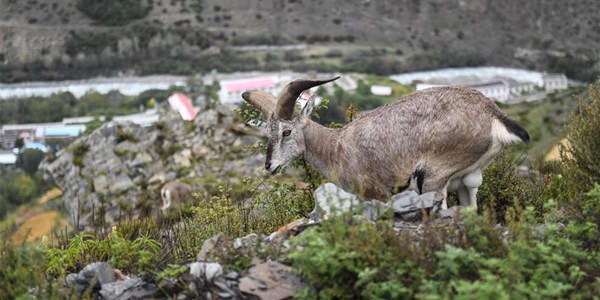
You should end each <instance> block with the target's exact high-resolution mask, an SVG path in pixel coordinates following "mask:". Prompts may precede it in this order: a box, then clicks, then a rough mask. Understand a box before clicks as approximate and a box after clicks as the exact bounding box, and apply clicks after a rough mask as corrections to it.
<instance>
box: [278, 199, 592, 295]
mask: <svg viewBox="0 0 600 300" xmlns="http://www.w3.org/2000/svg"><path fill="white" fill-rule="evenodd" d="M466 213H467V215H466V219H465V221H464V223H463V224H462V225H461V224H453V225H450V226H445V225H444V226H439V227H438V226H433V225H431V224H427V223H425V224H423V225H422V228H421V230H420V234H419V235H418V237H415V236H413V235H412V234H411V233H410V232H407V231H402V232H401V233H400V234H398V233H397V232H396V231H395V230H394V229H393V228H392V227H391V226H390V225H391V224H389V223H385V222H378V223H376V224H370V223H367V222H357V221H356V220H355V219H346V220H344V217H338V218H333V219H332V220H330V221H328V222H325V223H324V224H323V226H322V227H321V228H316V229H315V228H313V229H309V230H308V231H307V232H305V233H304V234H303V235H301V236H299V237H298V238H296V239H295V240H294V242H293V245H294V246H293V248H292V249H293V251H292V253H291V254H290V256H289V257H290V259H291V261H292V263H293V266H294V267H295V268H296V269H297V270H299V271H300V272H301V274H302V276H303V277H304V278H305V279H306V280H307V281H308V283H309V284H310V287H309V288H307V289H305V290H303V291H301V293H300V294H299V295H298V296H299V298H303V299H315V298H319V299H357V298H360V299H405V298H420V299H450V298H458V299H532V298H533V299H539V298H543V299H547V298H553V299H564V298H584V299H585V298H590V297H592V296H593V295H597V294H598V292H600V278H599V276H600V252H599V251H598V249H597V248H596V249H590V248H588V247H586V246H585V242H584V240H583V239H581V237H582V236H595V235H597V234H598V229H597V227H593V226H592V227H590V226H584V225H576V224H569V225H568V226H567V227H566V228H564V229H563V228H561V227H559V226H557V225H554V223H551V222H550V221H549V220H548V222H547V223H546V224H545V227H544V228H540V227H539V226H538V225H537V224H535V223H530V221H531V220H534V218H533V208H529V209H528V210H527V211H525V212H523V213H517V214H518V215H519V217H518V218H515V219H519V221H511V223H510V224H509V228H510V235H509V236H507V237H505V236H504V235H503V234H502V232H501V231H500V230H499V229H498V228H497V227H496V225H495V222H493V221H490V220H491V219H490V218H488V217H485V216H480V215H477V214H475V213H474V212H473V211H469V210H467V211H466Z"/></svg>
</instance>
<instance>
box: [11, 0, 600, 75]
mask: <svg viewBox="0 0 600 300" xmlns="http://www.w3.org/2000/svg"><path fill="white" fill-rule="evenodd" d="M94 2H97V1H95V0H55V1H52V2H47V1H39V0H31V1H16V0H1V1H0V6H1V7H2V10H0V35H1V36H2V37H1V38H0V41H1V42H0V59H1V60H2V61H3V63H2V65H1V68H2V78H1V80H2V81H3V82H13V81H20V80H28V79H60V78H68V77H71V78H80V77H89V76H93V75H115V74H118V73H119V72H126V73H136V74H148V73H182V74H189V73H192V72H198V71H209V70H211V69H213V68H217V69H219V70H221V71H233V70H254V69H280V68H294V69H299V70H302V69H306V70H311V69H312V70H315V69H317V70H323V69H329V70H332V69H335V70H349V71H369V72H375V73H394V72H400V71H406V70H414V69H423V68H435V67H441V66H461V65H482V64H486V65H502V66H515V67H526V68H532V69H537V70H542V71H560V72H566V73H567V74H568V75H569V76H570V77H574V78H581V79H588V80H590V79H593V78H594V77H595V75H597V74H598V73H600V65H599V62H598V57H599V54H600V53H599V52H598V51H600V50H598V49H600V42H599V41H600V33H599V32H600V17H599V15H600V14H599V13H598V12H599V11H600V6H599V4H598V2H597V1H594V0H576V1H569V2H565V1H541V0H536V1H526V2H523V1H514V0H511V1H485V0H452V1H441V0H403V1H391V0H387V1H370V0H353V1H320V2H317V1H314V0H286V1H279V0H250V1H218V0H169V1H166V0H140V1H138V0H129V1H121V2H125V3H133V4H134V6H133V8H131V9H128V10H124V9H123V8H119V7H111V6H110V5H107V6H106V7H104V8H102V7H101V8H98V9H96V6H92V5H91V4H90V3H94ZM113 2H116V1H113ZM104 3H111V2H110V1H109V2H106V1H104ZM133 4H132V5H133ZM300 44H304V45H308V46H307V47H296V48H293V47H292V48H290V47H279V48H278V47H275V48H270V49H268V51H266V50H265V49H264V48H260V47H254V48H253V47H244V46H257V45H275V46H282V45H300ZM240 47H241V48H240ZM32 70H36V71H37V72H31V71H32Z"/></svg>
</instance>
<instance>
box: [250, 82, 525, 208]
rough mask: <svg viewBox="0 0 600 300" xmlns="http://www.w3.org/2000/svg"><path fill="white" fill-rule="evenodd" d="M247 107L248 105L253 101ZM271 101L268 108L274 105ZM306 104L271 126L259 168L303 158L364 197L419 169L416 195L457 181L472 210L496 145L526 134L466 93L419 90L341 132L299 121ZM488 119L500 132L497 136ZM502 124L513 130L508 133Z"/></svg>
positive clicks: (383, 193) (387, 190) (387, 191)
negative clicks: (267, 149)
mask: <svg viewBox="0 0 600 300" xmlns="http://www.w3.org/2000/svg"><path fill="white" fill-rule="evenodd" d="M247 95H248V94H247ZM244 98H245V99H246V97H244ZM246 100H247V101H249V102H251V103H252V99H251V98H250V99H246ZM270 101H271V102H272V103H271V105H274V103H273V101H276V99H275V98H274V97H273V98H272V99H271V100H270ZM311 101H313V100H312V99H311ZM311 101H309V103H308V104H307V107H305V109H304V110H303V111H302V112H301V113H300V115H296V116H294V117H293V118H291V119H290V120H278V119H277V118H274V117H271V118H270V119H269V129H268V131H269V143H270V147H271V150H272V152H271V155H270V156H269V157H268V159H267V161H266V164H265V166H266V167H267V169H268V170H269V171H271V172H275V171H276V170H277V169H276V167H278V166H272V165H271V161H270V160H275V161H276V163H278V164H282V165H283V166H285V165H287V164H289V161H291V159H293V158H296V157H299V156H303V157H304V158H305V159H306V160H307V161H308V162H309V163H311V164H313V165H314V166H315V167H316V168H317V170H319V172H320V173H321V174H323V175H324V176H326V177H328V178H330V179H332V180H334V181H337V182H338V183H339V184H341V185H342V187H343V188H345V189H348V190H351V191H354V192H359V193H362V194H363V195H364V196H365V197H367V198H375V199H387V198H388V197H389V196H390V195H391V191H392V190H393V189H394V188H395V187H398V186H401V185H404V184H406V182H410V180H411V175H413V174H415V171H417V170H421V172H423V173H422V174H421V175H422V176H421V177H422V178H421V179H420V180H421V181H422V182H420V183H419V185H420V186H419V192H421V193H426V192H430V191H443V192H444V194H445V193H446V188H447V187H448V185H449V184H450V183H451V181H456V182H455V183H456V184H453V185H452V186H456V189H457V190H458V191H459V196H460V195H461V192H462V193H463V194H464V195H470V196H471V200H470V201H471V204H470V205H476V203H473V202H474V201H475V199H474V198H475V196H474V195H475V193H476V190H477V187H478V186H479V184H480V183H478V181H480V180H478V178H480V177H481V174H480V173H481V172H480V171H481V168H483V167H485V166H486V165H487V164H489V162H490V161H491V160H492V159H493V158H494V157H495V155H496V154H497V153H498V152H499V151H500V149H501V148H502V146H504V145H506V144H508V143H510V142H514V141H515V139H516V137H513V136H512V135H515V136H518V137H519V138H520V139H522V140H528V136H527V133H526V131H525V130H524V129H522V127H520V126H519V125H518V124H516V123H515V122H514V121H512V120H510V119H508V117H506V115H505V114H504V113H503V112H502V111H501V110H500V109H499V108H498V107H497V106H496V105H495V103H494V102H493V101H492V100H490V99H488V98H487V97H485V96H484V95H483V94H481V93H480V92H478V91H476V90H474V89H471V88H467V87H439V88H430V89H426V90H422V91H418V92H415V93H413V94H411V95H409V96H406V97H404V98H403V99H401V100H400V101H398V102H395V103H391V104H388V105H385V106H382V107H379V108H377V109H375V110H373V111H371V112H369V113H367V114H365V115H363V116H361V117H360V118H359V119H356V120H354V121H353V122H351V123H349V124H347V125H346V126H344V127H343V128H340V129H330V128H326V127H323V126H321V125H319V124H317V123H315V122H312V121H310V120H303V117H302V116H303V115H310V111H312V103H311ZM493 120H497V121H500V122H501V124H504V126H505V127H506V129H503V130H500V131H498V129H497V128H498V127H497V126H498V125H493ZM507 122H509V124H510V125H511V126H513V125H514V126H516V127H514V128H508V127H510V126H506V123H507ZM515 124H516V125H515ZM494 126H496V127H494ZM493 127H494V128H493ZM286 129H287V130H291V131H292V135H291V136H290V137H289V138H287V139H286V138H282V137H281V133H282V132H283V130H286ZM493 129H494V130H496V131H497V132H492V130H493ZM500 129H502V128H500ZM295 131H300V132H295ZM507 131H508V132H507ZM515 131H518V133H515ZM498 132H500V133H498ZM499 134H501V135H502V134H503V135H502V136H501V137H502V139H499V138H497V137H498V136H499ZM286 140H288V141H286ZM278 147H279V148H281V149H283V150H281V151H279V150H278ZM277 151H279V152H280V153H277ZM279 157H282V158H279ZM477 172H479V173H477ZM423 174H424V175H423ZM469 174H474V175H473V176H469ZM463 178H464V179H465V180H462V179H463ZM473 178H474V179H473ZM463 181H464V182H463ZM461 189H462V190H461ZM464 195H463V198H468V197H469V196H464ZM462 201H463V200H462V199H461V202H462ZM468 201H469V200H467V202H468Z"/></svg>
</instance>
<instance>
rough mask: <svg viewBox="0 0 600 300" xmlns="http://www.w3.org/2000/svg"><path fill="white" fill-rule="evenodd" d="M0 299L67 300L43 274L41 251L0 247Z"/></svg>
mask: <svg viewBox="0 0 600 300" xmlns="http://www.w3.org/2000/svg"><path fill="white" fill-rule="evenodd" d="M0 253H1V254H0V266H1V267H0V299H67V295H61V294H59V293H58V292H57V291H58V287H57V285H58V284H57V283H56V282H53V281H50V280H48V278H47V277H46V274H44V272H40V270H41V269H43V268H44V265H45V256H44V252H43V250H42V249H41V248H40V247H38V246H31V245H11V244H7V241H3V243H2V244H0Z"/></svg>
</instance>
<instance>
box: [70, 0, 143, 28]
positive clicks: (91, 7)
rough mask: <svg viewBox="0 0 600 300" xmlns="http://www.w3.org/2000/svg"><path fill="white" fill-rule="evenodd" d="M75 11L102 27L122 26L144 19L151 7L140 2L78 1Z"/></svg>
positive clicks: (121, 0) (135, 0)
mask: <svg viewBox="0 0 600 300" xmlns="http://www.w3.org/2000/svg"><path fill="white" fill-rule="evenodd" d="M77 9H79V10H81V11H82V12H83V13H85V14H86V15H88V16H89V17H91V18H92V19H94V20H96V21H98V23H100V24H104V25H123V24H127V23H129V22H130V21H132V20H134V19H140V18H143V17H145V16H146V15H147V14H148V12H149V11H150V9H151V7H146V6H144V5H143V4H142V1H141V0H79V1H78V2H77Z"/></svg>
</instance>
